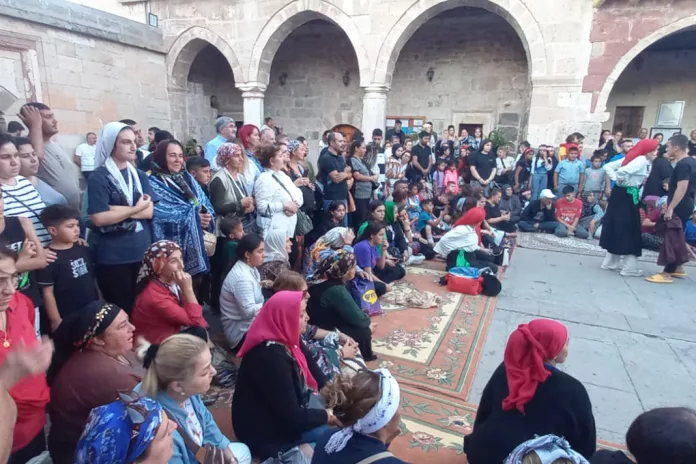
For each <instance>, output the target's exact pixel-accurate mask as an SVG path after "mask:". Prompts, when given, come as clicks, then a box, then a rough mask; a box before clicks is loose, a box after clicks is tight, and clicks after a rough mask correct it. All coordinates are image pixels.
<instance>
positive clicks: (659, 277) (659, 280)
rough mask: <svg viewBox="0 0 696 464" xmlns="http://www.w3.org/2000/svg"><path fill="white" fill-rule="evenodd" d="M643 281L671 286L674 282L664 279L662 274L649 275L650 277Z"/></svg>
mask: <svg viewBox="0 0 696 464" xmlns="http://www.w3.org/2000/svg"><path fill="white" fill-rule="evenodd" d="M645 280H647V281H648V282H652V283H654V284H671V283H672V282H674V281H673V280H672V279H666V278H665V277H664V276H663V275H662V274H655V275H651V276H650V277H646V278H645Z"/></svg>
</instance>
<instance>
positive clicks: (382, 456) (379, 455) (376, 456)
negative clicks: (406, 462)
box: [357, 451, 394, 464]
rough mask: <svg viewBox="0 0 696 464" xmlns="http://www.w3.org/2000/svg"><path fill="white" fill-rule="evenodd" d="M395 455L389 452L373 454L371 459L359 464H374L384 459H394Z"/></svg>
mask: <svg viewBox="0 0 696 464" xmlns="http://www.w3.org/2000/svg"><path fill="white" fill-rule="evenodd" d="M393 457H394V455H393V454H392V453H390V452H389V451H383V452H381V453H377V454H373V455H372V456H370V457H369V458H365V459H363V460H362V461H360V462H358V463H357V464H372V463H373V462H377V461H380V460H382V459H387V458H393Z"/></svg>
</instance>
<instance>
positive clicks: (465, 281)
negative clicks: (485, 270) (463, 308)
mask: <svg viewBox="0 0 696 464" xmlns="http://www.w3.org/2000/svg"><path fill="white" fill-rule="evenodd" d="M445 279H446V280H447V291H448V292H455V293H464V294H465V295H479V294H480V293H481V291H482V283H483V282H482V281H483V279H482V277H480V276H479V277H475V278H471V277H464V276H460V275H457V274H452V273H447V275H446V276H445Z"/></svg>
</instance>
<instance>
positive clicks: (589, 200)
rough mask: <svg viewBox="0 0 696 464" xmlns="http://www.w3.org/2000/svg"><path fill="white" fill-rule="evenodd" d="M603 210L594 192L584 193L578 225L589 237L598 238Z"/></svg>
mask: <svg viewBox="0 0 696 464" xmlns="http://www.w3.org/2000/svg"><path fill="white" fill-rule="evenodd" d="M603 217H604V209H602V207H601V206H600V204H599V202H598V201H597V195H595V192H585V194H584V195H583V199H582V213H581V215H580V222H578V224H579V225H580V226H582V227H584V228H585V229H586V230H587V232H589V234H590V237H594V238H599V235H600V233H601V229H600V227H601V224H602V218H603Z"/></svg>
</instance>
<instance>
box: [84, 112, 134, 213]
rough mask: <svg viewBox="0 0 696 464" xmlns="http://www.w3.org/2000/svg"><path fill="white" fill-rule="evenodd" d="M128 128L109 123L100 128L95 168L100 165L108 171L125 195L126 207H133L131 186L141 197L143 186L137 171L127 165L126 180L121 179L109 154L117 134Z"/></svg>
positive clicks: (119, 124) (130, 165)
mask: <svg viewBox="0 0 696 464" xmlns="http://www.w3.org/2000/svg"><path fill="white" fill-rule="evenodd" d="M126 127H129V126H128V125H127V124H123V123H121V122H110V123H108V124H106V125H104V127H102V130H101V133H100V134H99V138H98V139H97V148H96V150H95V156H94V158H95V160H94V161H95V166H101V165H102V164H103V165H104V167H106V169H107V170H108V171H109V174H111V175H112V176H113V178H114V179H115V180H116V182H118V186H119V189H120V190H121V192H122V193H123V194H124V195H125V197H126V199H127V200H128V205H129V206H133V184H135V189H136V190H137V191H138V192H139V193H140V195H141V196H142V194H143V186H142V184H141V183H140V176H139V175H138V171H137V169H135V166H133V164H131V163H127V165H126V167H127V169H128V180H126V179H124V178H123V175H122V174H121V171H120V169H118V166H116V163H115V162H114V160H113V159H111V152H113V151H114V146H115V145H116V139H117V138H118V134H120V133H121V131H122V130H123V129H125V128H126Z"/></svg>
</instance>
